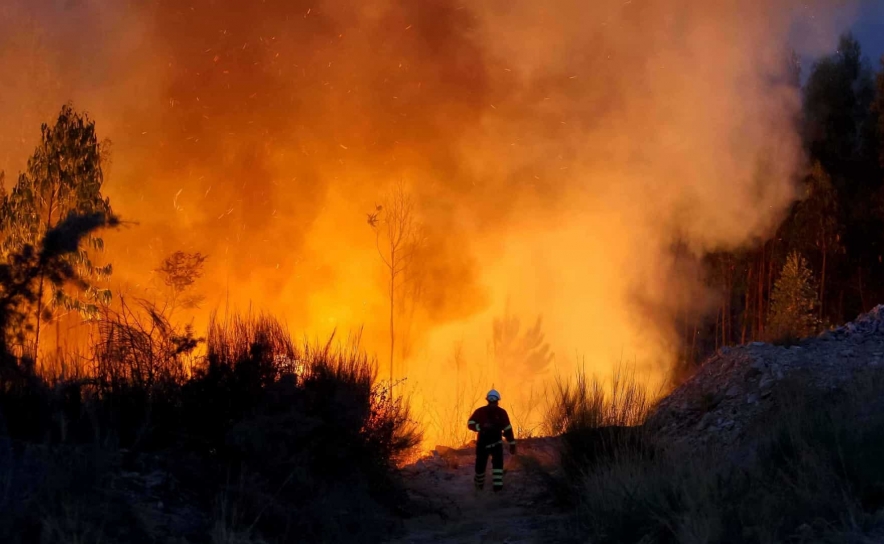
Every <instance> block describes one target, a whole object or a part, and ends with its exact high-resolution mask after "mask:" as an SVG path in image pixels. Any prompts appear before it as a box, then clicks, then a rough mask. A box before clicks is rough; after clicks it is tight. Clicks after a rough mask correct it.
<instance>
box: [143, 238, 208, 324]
mask: <svg viewBox="0 0 884 544" xmlns="http://www.w3.org/2000/svg"><path fill="white" fill-rule="evenodd" d="M207 258H208V257H207V256H206V255H203V254H202V253H199V252H196V253H186V252H184V251H176V252H174V253H172V254H171V255H169V256H168V257H166V258H165V259H163V262H162V263H161V264H160V266H159V268H157V269H156V270H155V272H156V273H157V274H159V276H160V279H161V280H162V281H163V283H164V284H165V285H166V287H168V288H169V291H170V294H169V303H170V306H171V307H170V309H169V313H170V315H171V314H172V313H174V311H175V309H176V308H178V306H179V304H180V305H181V306H183V307H184V308H196V307H197V306H198V305H199V303H200V302H201V301H202V297H201V296H200V295H196V294H191V293H188V291H190V290H191V288H192V287H193V284H194V283H196V280H198V279H200V278H201V277H202V276H203V264H204V263H205V262H206V259H207Z"/></svg>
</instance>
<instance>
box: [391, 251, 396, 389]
mask: <svg viewBox="0 0 884 544" xmlns="http://www.w3.org/2000/svg"><path fill="white" fill-rule="evenodd" d="M390 264H392V265H393V266H392V268H390V397H391V398H392V397H393V354H394V351H393V350H394V348H395V345H396V344H395V342H396V335H395V329H394V328H393V310H394V303H395V293H396V291H395V288H396V252H395V250H393V251H391V252H390Z"/></svg>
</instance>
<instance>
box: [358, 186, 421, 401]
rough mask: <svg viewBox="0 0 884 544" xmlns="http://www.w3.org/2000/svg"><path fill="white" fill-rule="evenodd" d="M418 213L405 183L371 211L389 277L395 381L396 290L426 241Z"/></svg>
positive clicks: (402, 282) (406, 278) (405, 279)
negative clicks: (417, 216) (418, 220)
mask: <svg viewBox="0 0 884 544" xmlns="http://www.w3.org/2000/svg"><path fill="white" fill-rule="evenodd" d="M415 215H416V214H415V209H414V199H413V198H412V196H411V194H410V193H409V192H408V191H407V190H406V189H405V187H404V186H403V185H402V183H397V184H396V185H395V186H394V187H393V188H392V189H391V190H390V192H389V193H388V194H387V195H386V197H385V198H384V201H383V203H382V204H378V205H376V206H375V210H374V211H373V212H371V213H369V214H368V224H369V225H370V226H371V228H372V230H373V231H374V232H375V247H377V251H378V255H379V256H380V258H381V261H383V263H384V266H385V267H386V269H387V274H388V279H389V290H388V296H389V302H390V383H391V384H392V382H393V362H394V357H395V346H396V323H395V312H396V299H397V296H396V290H397V288H399V287H401V286H402V285H403V284H404V283H405V282H406V281H408V275H409V273H410V272H411V270H412V265H413V264H414V258H415V255H416V253H417V251H418V249H419V248H420V246H421V245H422V243H423V238H422V229H421V227H420V224H419V223H418V222H417V219H416V217H415Z"/></svg>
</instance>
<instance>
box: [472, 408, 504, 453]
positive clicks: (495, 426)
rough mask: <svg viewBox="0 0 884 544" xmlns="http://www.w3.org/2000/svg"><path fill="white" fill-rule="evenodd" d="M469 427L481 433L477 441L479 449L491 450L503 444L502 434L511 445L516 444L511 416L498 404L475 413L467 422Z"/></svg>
mask: <svg viewBox="0 0 884 544" xmlns="http://www.w3.org/2000/svg"><path fill="white" fill-rule="evenodd" d="M467 427H469V429H470V430H471V431H474V432H477V433H479V439H478V440H477V441H476V442H477V443H476V446H477V447H479V448H491V447H494V446H496V445H498V444H502V443H503V440H501V438H500V435H501V434H503V436H504V437H506V441H507V442H509V443H510V444H515V443H516V437H515V436H514V435H513V426H512V425H511V424H510V416H509V415H508V414H507V413H506V410H504V409H503V408H501V407H500V406H497V405H496V404H489V405H488V406H483V407H481V408H479V409H477V410H476V411H475V412H473V415H472V416H470V420H469V421H468V422H467Z"/></svg>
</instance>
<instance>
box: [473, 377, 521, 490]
mask: <svg viewBox="0 0 884 544" xmlns="http://www.w3.org/2000/svg"><path fill="white" fill-rule="evenodd" d="M485 400H487V401H488V405H487V406H483V407H481V408H478V409H477V410H476V411H475V412H473V415H472V416H470V420H469V421H468V422H467V427H469V429H470V430H471V431H473V432H476V433H479V437H478V439H477V440H476V477H475V479H474V481H475V483H476V489H477V490H480V489H482V488H483V487H484V486H485V467H486V466H487V464H488V456H489V455H490V456H491V473H492V476H493V478H494V482H493V483H494V487H493V489H494V491H495V492H497V491H500V490H502V489H503V440H502V439H501V436H500V435H501V433H502V434H503V436H504V437H506V441H507V442H509V445H510V454H512V455H515V454H516V438H515V436H513V426H512V425H511V424H510V416H509V415H507V413H506V410H504V409H503V408H501V407H500V406H498V405H497V403H498V402H500V393H498V392H497V391H495V390H494V389H492V390H491V391H489V392H488V395H486V396H485Z"/></svg>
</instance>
